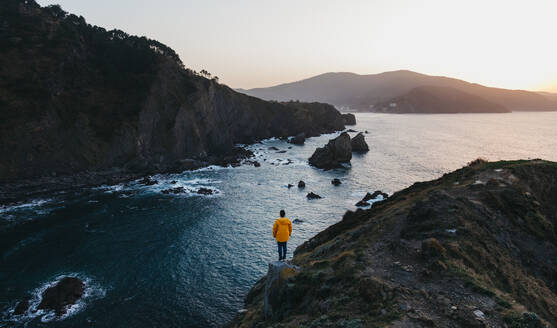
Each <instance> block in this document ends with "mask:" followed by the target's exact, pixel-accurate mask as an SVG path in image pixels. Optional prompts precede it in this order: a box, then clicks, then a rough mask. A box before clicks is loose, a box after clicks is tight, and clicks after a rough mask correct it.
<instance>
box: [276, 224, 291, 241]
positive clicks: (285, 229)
mask: <svg viewBox="0 0 557 328" xmlns="http://www.w3.org/2000/svg"><path fill="white" fill-rule="evenodd" d="M291 234H292V222H290V220H288V218H278V219H277V220H276V221H275V224H274V225H273V237H275V238H276V239H277V241H278V242H280V243H282V242H285V241H288V239H289V238H290V235H291Z"/></svg>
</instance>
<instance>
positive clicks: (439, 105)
mask: <svg viewBox="0 0 557 328" xmlns="http://www.w3.org/2000/svg"><path fill="white" fill-rule="evenodd" d="M373 111H374V112H383V113H430V114H436V113H507V112H510V110H508V109H507V108H506V107H504V106H502V105H499V104H496V103H493V102H490V101H487V100H485V99H483V98H482V97H478V96H474V95H471V94H469V93H466V92H463V91H460V90H457V89H454V88H447V87H435V86H422V87H417V88H414V89H412V90H410V91H409V92H408V93H406V94H404V95H402V96H400V97H395V98H393V99H391V100H389V101H386V102H382V103H378V104H376V105H375V106H374V107H373Z"/></svg>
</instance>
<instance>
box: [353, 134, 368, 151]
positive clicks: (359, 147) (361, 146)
mask: <svg viewBox="0 0 557 328" xmlns="http://www.w3.org/2000/svg"><path fill="white" fill-rule="evenodd" d="M350 144H351V145H352V151H353V152H357V153H365V152H367V151H369V146H368V145H367V143H366V138H365V136H364V134H363V133H361V132H360V133H358V134H357V135H356V136H355V137H354V138H352V140H351V141H350Z"/></svg>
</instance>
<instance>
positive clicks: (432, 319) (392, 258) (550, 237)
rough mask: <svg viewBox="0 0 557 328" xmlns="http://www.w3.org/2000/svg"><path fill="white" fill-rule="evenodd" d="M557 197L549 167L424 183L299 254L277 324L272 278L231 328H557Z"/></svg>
mask: <svg viewBox="0 0 557 328" xmlns="http://www.w3.org/2000/svg"><path fill="white" fill-rule="evenodd" d="M478 181H479V182H481V183H478ZM555 199H557V163H554V162H547V161H542V160H532V161H513V162H494V163H490V162H484V161H475V162H473V164H471V165H469V166H467V167H464V168H462V169H460V170H457V171H455V172H452V173H449V174H446V175H444V176H443V177H441V178H439V179H437V180H434V181H429V182H421V183H416V184H414V185H412V186H411V187H409V188H407V189H404V190H402V191H399V192H396V193H395V194H394V195H392V196H390V197H389V198H388V199H386V200H384V201H382V202H379V203H377V204H375V206H373V207H372V208H371V209H368V210H358V211H356V212H347V213H346V214H345V215H344V217H343V218H342V221H340V222H338V223H336V224H334V225H332V226H331V227H329V228H327V229H326V230H324V231H322V232H321V233H319V234H318V235H316V236H315V237H313V238H311V239H310V240H309V241H307V242H305V243H304V244H302V245H301V246H299V247H298V248H297V249H296V251H295V252H294V257H293V259H292V263H293V264H294V265H296V266H298V267H299V268H300V269H299V271H297V273H296V274H293V275H291V276H290V277H289V278H287V279H286V280H285V281H283V284H282V286H285V288H283V289H278V290H283V291H284V292H283V293H279V294H280V296H277V297H276V298H275V300H277V302H276V303H274V304H273V306H272V317H266V316H265V313H264V311H263V307H264V306H263V295H264V285H265V281H266V280H265V279H263V280H261V281H260V282H258V283H257V284H256V285H255V286H254V288H253V289H252V290H251V291H250V292H249V294H248V296H247V297H246V304H245V308H246V309H247V310H248V312H247V314H241V315H239V316H238V317H237V318H236V319H235V320H234V321H233V322H232V323H231V324H230V326H231V327H254V326H257V327H275V326H276V327H278V326H281V327H347V325H350V326H354V327H555V326H557V260H555V259H557V237H556V234H557V231H556V228H555V227H556V226H557V202H555ZM275 276H276V275H275ZM275 295H276V294H275ZM269 299H270V298H268V300H269Z"/></svg>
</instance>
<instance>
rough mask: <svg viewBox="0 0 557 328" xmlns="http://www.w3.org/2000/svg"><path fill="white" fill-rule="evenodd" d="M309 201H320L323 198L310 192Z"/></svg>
mask: <svg viewBox="0 0 557 328" xmlns="http://www.w3.org/2000/svg"><path fill="white" fill-rule="evenodd" d="M306 197H307V199H320V198H322V197H321V196H319V195H318V194H315V193H313V192H310V193H309V194H307V196H306Z"/></svg>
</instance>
